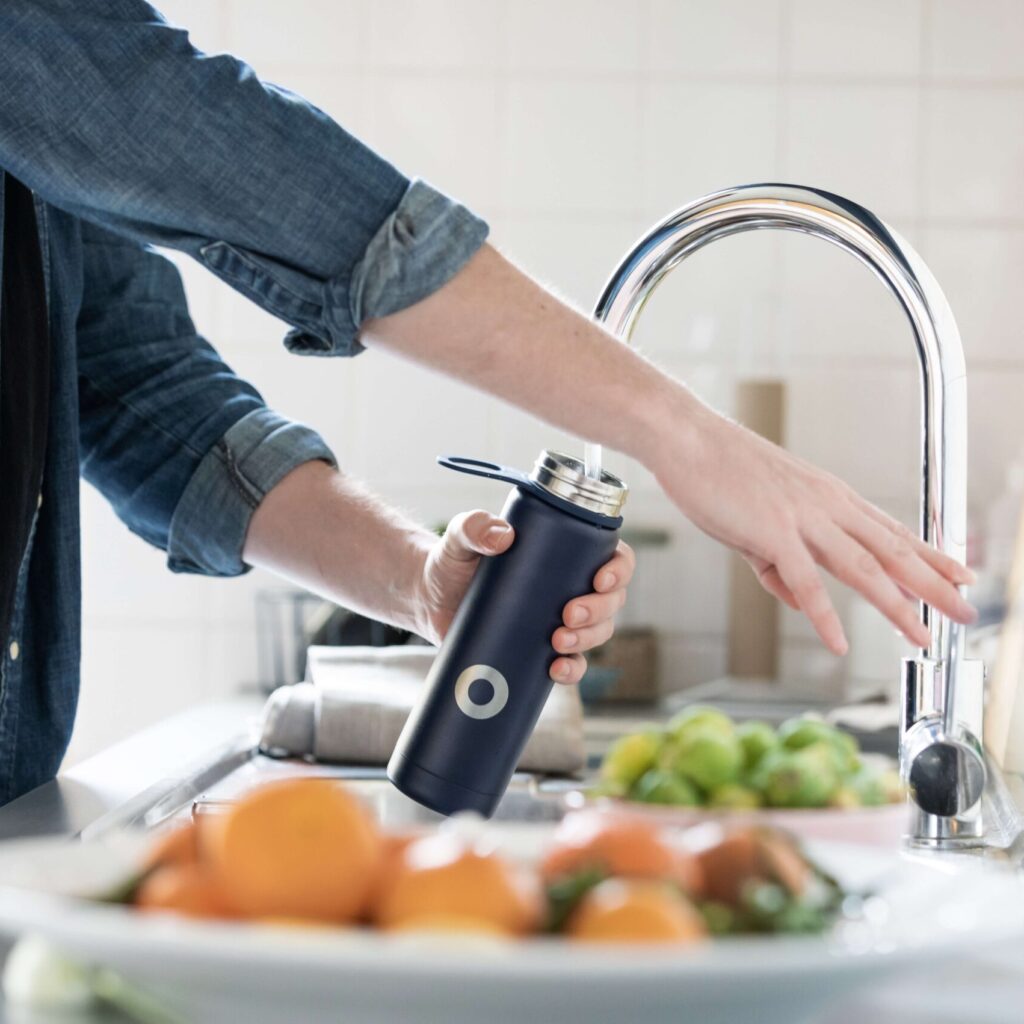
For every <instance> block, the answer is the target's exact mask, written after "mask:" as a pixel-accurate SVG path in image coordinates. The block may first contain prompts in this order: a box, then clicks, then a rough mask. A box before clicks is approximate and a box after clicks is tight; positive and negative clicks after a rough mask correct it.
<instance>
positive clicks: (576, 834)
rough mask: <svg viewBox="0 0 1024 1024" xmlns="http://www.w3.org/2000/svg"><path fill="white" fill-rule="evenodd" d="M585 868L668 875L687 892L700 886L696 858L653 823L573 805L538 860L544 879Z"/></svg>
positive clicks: (629, 874)
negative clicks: (572, 811)
mask: <svg viewBox="0 0 1024 1024" xmlns="http://www.w3.org/2000/svg"><path fill="white" fill-rule="evenodd" d="M588 868H597V869H598V870H601V871H605V872H607V873H608V874H610V875H622V876H626V877H630V878H654V879H665V880H668V881H673V882H676V883H677V884H678V885H681V886H682V887H683V888H684V889H685V890H686V891H687V892H688V893H690V894H691V895H696V894H697V893H699V892H700V891H701V888H702V886H703V876H702V872H701V866H700V863H699V862H698V860H697V858H696V857H695V856H694V855H693V854H692V853H689V852H687V851H684V850H679V849H676V848H675V847H673V846H671V845H670V844H669V843H668V842H667V841H666V839H665V837H664V835H663V834H662V832H661V830H660V829H659V828H658V826H657V825H655V824H654V823H653V822H651V821H648V820H647V819H646V818H641V817H639V816H637V815H629V814H612V813H608V812H606V811H579V812H577V813H575V814H569V815H566V817H565V818H563V819H562V822H561V823H560V824H559V826H558V828H557V829H556V830H555V834H554V836H553V838H552V844H551V846H550V847H549V849H548V851H547V854H546V855H545V857H544V860H543V862H542V864H541V872H542V874H543V875H544V877H545V878H546V879H548V880H549V881H550V880H553V879H555V878H559V877H563V876H565V875H571V874H575V873H576V872H579V871H585V870H586V869H588Z"/></svg>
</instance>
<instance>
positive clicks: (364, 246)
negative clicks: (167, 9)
mask: <svg viewBox="0 0 1024 1024" xmlns="http://www.w3.org/2000/svg"><path fill="white" fill-rule="evenodd" d="M0 40H2V47H3V60H0V168H5V169H7V170H9V171H10V172H11V173H12V174H14V175H15V176H16V177H18V178H20V179H21V180H22V181H24V182H25V183H26V184H27V185H28V186H29V187H30V188H32V189H33V190H34V192H35V193H36V210H37V217H38V221H39V230H40V236H41V243H42V250H43V258H44V271H45V278H46V289H47V303H48V310H49V322H50V332H51V337H52V345H53V365H54V372H53V380H52V399H51V408H52V413H51V416H52V419H51V425H50V432H49V445H48V449H47V463H46V472H45V478H44V483H43V492H42V495H41V496H40V505H39V509H38V512H37V515H36V521H35V523H34V526H33V534H32V542H31V544H30V546H29V549H28V550H27V551H26V553H25V556H24V558H23V559H22V565H21V571H20V574H19V581H18V592H17V597H16V601H15V609H14V618H13V621H12V628H11V634H10V637H9V638H8V640H9V643H8V644H7V645H6V646H5V647H4V649H3V651H2V652H0V802H5V801H7V800H10V799H12V798H13V797H15V796H17V795H18V794H20V793H23V792H25V791H26V790H28V789H29V788H31V787H33V786H35V785H37V784H38V783H40V782H43V781H45V780H46V779H48V778H51V777H52V776H53V775H54V774H55V772H56V770H57V768H58V767H59V764H60V761H61V758H62V756H63V753H64V750H65V749H66V746H67V741H68V739H69V737H70V733H71V727H72V724H73V720H74V713H75V704H76V700H77V694H78V664H79V649H80V612H79V604H80V597H81V588H80V581H79V549H78V529H79V523H78V476H79V471H81V473H82V474H83V475H84V476H85V477H86V478H87V479H88V480H89V481H90V482H92V483H93V484H95V485H96V486H97V487H98V488H99V489H100V490H101V491H102V492H103V493H104V494H105V495H106V496H107V497H108V499H109V500H110V501H111V503H112V504H113V506H114V508H115V509H116V511H117V513H118V515H120V517H121V518H122V519H123V520H124V522H125V523H126V524H127V525H128V526H129V527H130V528H131V529H132V530H134V531H135V532H136V533H138V534H139V535H140V536H142V537H144V538H145V539H146V540H147V541H149V542H150V543H152V544H155V545H157V546H158V547H161V548H163V549H164V550H166V551H167V556H168V565H169V566H170V568H171V569H172V570H175V571H181V572H196V573H205V574H209V575H236V574H239V573H242V572H244V571H245V570H246V566H245V565H244V563H243V562H242V558H241V552H242V545H243V541H244V538H245V532H246V529H247V527H248V523H249V520H250V517H251V515H252V512H253V510H254V509H255V508H256V507H257V505H258V504H259V502H260V501H261V500H262V498H263V496H264V495H265V494H266V493H267V491H269V490H270V489H271V488H272V487H273V486H274V485H275V484H276V483H277V482H278V481H279V480H280V479H281V478H282V477H283V476H284V475H285V474H287V473H288V472H289V471H290V470H291V469H292V468H294V467H295V466H297V465H299V464H300V463H302V462H306V461H308V460H311V459H325V460H328V461H333V456H332V455H331V453H330V451H329V450H328V448H327V446H326V445H325V444H324V442H323V441H322V440H321V439H320V437H319V436H318V435H317V434H316V433H315V432H313V431H312V430H310V429H309V428H307V427H304V426H302V425H300V424H297V423H292V422H289V421H288V420H286V419H284V418H283V417H281V416H279V415H277V414H276V413H274V412H273V411H271V410H270V409H268V408H267V407H266V405H265V404H264V403H263V401H262V399H261V398H260V396H259V394H258V393H257V392H256V390H255V389H254V388H252V387H251V386H250V385H248V384H246V383H245V382H243V381H241V380H239V379H238V378H237V377H236V376H235V375H234V374H233V373H232V372H231V370H230V369H229V368H228V367H227V366H226V365H225V364H224V363H223V362H222V361H221V359H220V358H219V357H218V356H217V354H216V352H215V351H214V350H213V349H212V348H211V347H210V346H209V345H208V344H207V342H206V341H204V340H203V339H202V338H200V337H199V336H198V335H197V334H196V331H195V328H194V326H193V325H192V321H191V319H190V317H189V314H188V309H187V306H186V302H185V296H184V292H183V290H182V287H181V282H180V279H179V277H178V274H177V272H176V270H175V269H174V267H173V265H172V264H171V263H170V262H169V261H168V260H166V259H165V258H164V257H162V256H160V255H158V254H157V253H155V252H154V251H153V250H152V249H151V248H150V247H151V246H161V247H167V248H175V249H179V250H182V251H184V252H186V253H189V254H190V255H191V256H193V257H195V258H196V259H197V260H199V261H200V262H201V263H202V264H203V265H204V266H206V267H207V268H208V269H209V270H210V271H212V272H213V273H214V274H216V275H217V276H218V277H220V278H222V279H223V280H224V281H226V282H227V283H228V284H230V285H231V286H233V287H234V288H236V289H237V290H238V291H240V292H241V293H242V294H244V295H246V296H247V297H249V298H250V299H252V300H253V301H255V302H257V303H258V304H259V305H260V306H262V307H263V308H264V309H266V310H267V311H269V312H270V313H273V314H275V315H276V316H278V317H279V318H280V319H281V320H283V321H285V322H286V323H287V324H289V325H290V326H291V328H292V330H291V331H290V332H289V333H288V334H287V336H286V338H285V344H286V345H287V346H288V347H289V349H291V350H292V351H294V352H297V353H300V354H308V355H339V356H340V355H353V354H356V353H358V352H359V351H361V346H360V344H359V341H358V332H359V327H360V325H361V324H362V323H363V322H364V321H365V320H366V319H368V318H371V317H375V316H383V315H385V314H387V313H390V312H394V311H396V310H398V309H402V308H404V307H406V306H408V305H411V304H412V303H414V302H416V301H418V300H419V299H421V298H423V297H425V296H426V295H429V294H430V293H431V292H433V291H434V290H436V289H437V288H438V287H440V286H441V285H442V284H444V283H445V281H447V280H448V279H449V278H451V277H452V276H453V275H454V274H455V273H456V272H457V271H458V270H459V269H460V268H461V267H462V265H463V264H464V263H465V262H466V261H467V260H468V259H469V257H470V256H471V255H472V254H473V253H474V252H475V251H476V250H477V249H478V248H479V246H480V245H481V244H482V243H483V240H484V238H485V237H486V234H487V227H486V225H485V224H484V223H483V222H482V221H481V220H480V219H479V218H477V217H475V216H474V215H473V214H472V213H470V212H469V211H468V210H466V209H465V208H464V207H462V206H460V205H459V204H457V203H455V202H453V201H452V200H451V199H448V198H447V197H445V196H443V195H441V194H440V193H438V192H436V191H435V190H434V189H433V188H431V187H430V186H429V185H427V184H425V183H424V182H422V181H412V182H410V181H409V180H408V179H407V178H406V177H404V176H403V175H402V174H401V173H399V172H398V171H397V170H396V169H395V168H394V167H392V166H391V165H390V164H388V163H387V162H386V161H384V160H383V159H381V158H380V157H379V156H377V155H376V154H374V153H373V152H371V151H370V150H369V149H367V148H366V147H365V146H364V145H363V144H362V143H360V142H359V141H358V140H357V139H355V138H353V137H352V136H351V135H349V134H348V133H346V132H345V131H344V130H343V129H342V128H340V127H339V126H338V125H336V124H335V123H334V122H333V121H331V119H330V118H328V117H327V116H326V115H325V114H324V113H322V112H321V111H319V110H317V109H316V108H315V107H313V106H312V105H311V104H309V103H307V102H306V101H304V100H302V99H300V98H299V97H297V96H295V95H293V94H291V93H289V92H287V91H285V90H283V89H280V88H278V87H275V86H270V85H266V84H264V83H262V82H261V81H260V80H259V79H258V78H257V77H256V76H255V74H254V73H253V72H252V70H251V69H250V68H248V67H247V66H246V65H245V64H243V63H241V62H240V61H238V60H236V59H235V58H233V57H230V56H227V55H218V56H206V55H204V54H201V53H199V52H198V51H196V50H195V49H194V48H193V47H192V46H191V44H190V43H189V40H188V37H187V34H186V33H185V32H184V31H182V30H180V29H176V28H173V27H171V26H169V25H168V24H167V23H166V22H165V21H164V20H163V19H162V18H161V17H160V15H159V14H157V12H156V11H155V10H154V9H153V8H152V7H150V6H149V5H148V4H146V3H144V2H142V0H3V2H2V3H0ZM0 181H2V176H0ZM2 198H3V197H2V195H0V217H2V209H3V203H2ZM0 227H2V221H0ZM2 273H3V268H2V266H0V274H2ZM2 372H3V368H2V367H0V373H2ZM11 443H17V439H16V438H4V437H0V444H11ZM2 485H3V482H2V481H0V486H2ZM15 654H16V657H15ZM111 713H115V712H114V709H111Z"/></svg>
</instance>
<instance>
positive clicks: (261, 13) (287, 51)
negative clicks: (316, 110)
mask: <svg viewBox="0 0 1024 1024" xmlns="http://www.w3.org/2000/svg"><path fill="white" fill-rule="evenodd" d="M223 2H224V3H226V4H227V13H228V22H227V45H228V48H229V49H230V50H231V51H232V52H233V53H235V54H236V55H237V56H239V57H241V58H242V60H244V61H246V62H247V63H249V64H252V65H253V66H254V67H255V68H256V69H257V70H258V71H259V70H261V68H262V66H263V65H264V64H299V65H303V66H305V67H311V66H313V65H316V66H320V67H324V68H332V69H337V70H346V69H347V70H348V71H352V70H354V69H355V68H356V66H357V65H358V64H359V63H360V62H361V61H362V59H363V54H364V53H365V48H366V44H365V32H364V26H363V6H362V4H361V3H360V2H359V0H292V2H291V3H287V4H283V3H280V0H223Z"/></svg>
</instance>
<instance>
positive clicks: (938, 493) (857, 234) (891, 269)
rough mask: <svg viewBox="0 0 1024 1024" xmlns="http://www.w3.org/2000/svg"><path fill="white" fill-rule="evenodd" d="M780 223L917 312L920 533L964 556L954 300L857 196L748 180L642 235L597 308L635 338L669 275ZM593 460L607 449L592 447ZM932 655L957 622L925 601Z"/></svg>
mask: <svg viewBox="0 0 1024 1024" xmlns="http://www.w3.org/2000/svg"><path fill="white" fill-rule="evenodd" d="M765 228H778V229H781V230H785V231H800V232H803V233H804V234H808V235H814V236H815V237H817V238H823V239H824V240H825V241H827V242H831V243H832V244H833V245H838V246H839V247H840V248H842V249H845V250H846V251H847V252H849V253H852V254H853V255H854V256H856V257H857V259H859V260H860V261H861V262H862V263H863V264H864V265H865V266H867V267H868V268H869V269H870V270H871V271H872V272H873V273H874V274H875V275H876V276H877V277H878V278H879V280H880V281H881V282H882V283H883V284H884V285H885V286H886V288H888V289H889V291H890V292H892V294H893V295H895V296H896V299H897V300H898V302H899V303H900V305H901V306H902V308H903V311H904V312H905V313H906V315H907V318H908V319H909V320H910V325H911V328H912V331H913V335H914V340H915V342H916V344H917V353H918V357H919V361H920V367H921V383H922V413H923V415H922V467H923V468H922V474H921V480H922V493H921V536H922V538H923V539H924V540H925V541H926V542H927V543H929V544H931V545H933V546H935V547H937V548H939V549H940V550H941V551H944V552H945V553H946V554H948V555H950V556H951V557H953V558H955V559H957V560H958V561H960V562H963V561H964V559H965V556H966V545H967V386H966V377H965V368H964V354H963V346H962V345H961V343H960V332H959V330H958V329H957V326H956V321H955V320H954V319H953V313H952V311H951V310H950V308H949V303H948V302H947V301H946V297H945V296H944V295H943V293H942V289H941V288H940V287H939V285H938V283H937V282H936V280H935V278H934V277H933V276H932V274H931V271H929V270H928V268H927V266H925V264H924V261H923V260H922V259H921V257H920V256H918V254H917V253H916V252H915V251H914V250H913V249H912V248H911V246H910V245H909V244H908V243H907V242H906V241H904V240H903V239H902V238H900V236H899V235H898V234H896V232H895V231H893V230H892V229H891V228H890V227H888V226H887V225H886V224H884V223H883V222H882V221H880V220H879V219H878V218H877V217H876V216H875V215H874V214H873V213H871V212H869V211H868V210H865V209H864V207H862V206H858V205H857V204H856V203H852V202H850V201H849V200H848V199H843V198H842V197H840V196H837V195H833V194H832V193H830V192H823V191H821V190H820V189H815V188H805V187H801V186H796V185H774V184H765V185H743V186H740V187H739V188H731V189H725V190H724V191H722V192H714V193H712V194H711V195H708V196H705V197H704V198H702V199H698V200H697V201H696V202H693V203H690V204H689V205H688V206H684V207H682V209H680V210H677V211H676V212H675V213H673V214H671V215H670V216H669V217H667V218H665V220H663V221H662V222H661V223H660V224H657V225H656V226H655V227H653V228H652V229H651V230H650V231H649V232H647V234H646V235H644V236H643V238H641V239H640V240H639V241H638V242H637V243H636V244H635V245H634V246H633V248H632V249H631V250H630V252H629V253H628V254H627V255H626V256H625V258H624V259H623V260H622V261H621V262H620V263H619V265H618V267H616V269H615V272H614V273H613V274H612V276H611V277H610V278H609V280H608V283H607V284H606V285H605V287H604V290H603V291H602V293H601V297H600V299H599V300H598V303H597V306H596V309H595V314H594V315H595V316H596V318H597V319H598V320H600V321H603V322H604V323H605V324H606V325H607V326H608V327H609V329H610V330H611V331H612V332H613V333H615V334H617V335H618V336H619V337H620V338H622V339H623V340H624V341H629V339H630V337H631V336H632V333H633V328H634V327H635V326H636V321H637V318H638V316H639V314H640V311H641V310H642V309H643V307H644V304H645V303H646V302H647V300H648V299H649V298H650V296H651V294H652V292H653V291H654V289H655V288H656V287H657V286H658V284H659V283H660V282H661V280H662V279H663V278H664V277H665V275H666V274H667V273H668V272H669V271H671V270H672V269H674V268H675V267H677V266H678V265H679V264H680V263H682V261H683V260H685V259H686V258H687V256H690V255H692V254H693V253H695V252H696V251H697V250H698V249H702V248H703V247H704V246H706V245H709V244H710V243H711V242H714V241H716V240H717V239H719V238H725V237H726V236H728V235H735V234H739V233H741V232H744V231H757V230H761V229H765ZM588 456H589V458H588V463H590V464H599V462H600V449H599V448H596V446H588ZM922 614H923V616H924V621H925V623H926V624H927V625H928V627H929V629H930V631H931V644H930V645H929V649H928V651H927V652H924V653H926V655H927V656H928V657H930V658H932V659H933V660H935V661H943V660H945V659H946V658H947V657H948V656H949V649H950V640H951V635H950V624H949V622H948V620H946V618H945V616H942V615H939V614H936V613H934V612H933V611H932V609H931V608H929V607H927V606H923V607H922Z"/></svg>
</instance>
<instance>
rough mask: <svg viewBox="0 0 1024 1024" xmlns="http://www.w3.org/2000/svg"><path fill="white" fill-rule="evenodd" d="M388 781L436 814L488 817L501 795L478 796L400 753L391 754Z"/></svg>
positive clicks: (475, 792) (483, 794)
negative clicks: (473, 814) (463, 812)
mask: <svg viewBox="0 0 1024 1024" xmlns="http://www.w3.org/2000/svg"><path fill="white" fill-rule="evenodd" d="M387 774H388V779H389V781H390V782H391V784H392V785H393V786H394V787H395V789H397V790H399V792H401V793H404V794H405V795H406V796H407V797H409V798H410V799H412V800H415V801H416V802H417V803H418V804H422V805H423V806H424V807H427V808H429V809H430V810H432V811H437V813H438V814H445V815H448V814H458V813H459V812H460V811H475V812H476V813H477V814H482V815H483V816H484V817H485V818H489V817H490V816H491V815H492V814H493V813H494V811H495V809H496V808H497V806H498V804H499V802H500V801H501V798H502V795H503V794H501V793H478V792H477V791H476V790H475V789H467V788H466V787H465V786H460V785H458V784H457V783H454V782H451V781H449V780H448V779H442V778H441V777H440V776H439V775H435V774H434V773H433V772H428V771H427V770H426V769H425V768H420V766H419V765H416V764H413V763H412V761H407V760H406V759H405V758H404V757H402V755H401V754H398V753H395V754H392V755H391V760H390V761H389V762H388V772H387Z"/></svg>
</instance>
